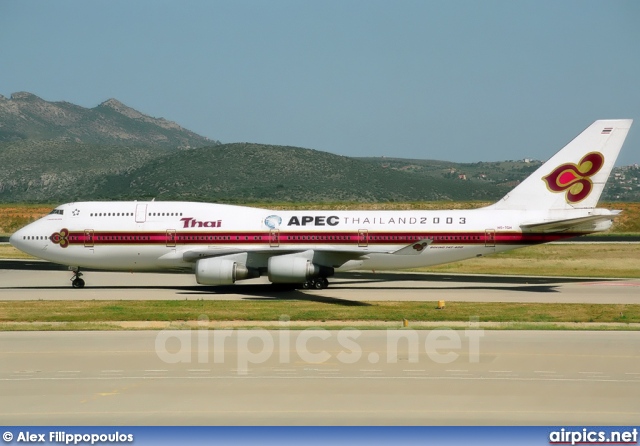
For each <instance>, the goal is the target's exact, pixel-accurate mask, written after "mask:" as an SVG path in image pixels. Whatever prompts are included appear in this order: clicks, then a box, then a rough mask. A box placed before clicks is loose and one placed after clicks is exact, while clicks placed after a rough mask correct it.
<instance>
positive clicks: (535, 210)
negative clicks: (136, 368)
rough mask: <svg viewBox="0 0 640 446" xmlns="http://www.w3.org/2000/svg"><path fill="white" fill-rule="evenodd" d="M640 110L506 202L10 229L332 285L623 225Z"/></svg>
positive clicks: (70, 211)
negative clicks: (632, 135) (615, 173)
mask: <svg viewBox="0 0 640 446" xmlns="http://www.w3.org/2000/svg"><path fill="white" fill-rule="evenodd" d="M632 122H633V121H632V120H631V119H619V120H599V121H595V122H594V123H593V124H591V125H590V126H589V127H588V128H587V129H586V130H584V131H583V132H582V133H581V134H580V135H578V136H577V137H576V138H575V139H573V140H572V141H571V142H569V144H567V145H566V146H565V147H564V148H563V149H562V150H560V151H559V152H558V153H556V154H555V155H554V156H552V157H551V158H550V159H549V160H548V161H547V162H545V163H544V164H543V165H542V166H540V167H539V168H538V169H537V170H536V171H535V172H534V173H533V174H531V175H530V176H529V177H528V178H526V179H525V180H524V181H523V182H522V183H520V184H519V185H518V186H516V187H515V188H514V189H513V190H512V191H511V192H509V193H508V194H507V195H505V196H504V197H503V198H502V199H501V200H499V201H498V202H496V203H495V204H492V205H490V206H487V207H483V208H479V209H471V210H431V211H422V210H414V211H395V210H392V211H356V210H353V211H328V210H323V211H318V210H315V211H297V210H296V211H283V210H277V211H276V210H269V209H261V208H252V207H244V206H232V205H226V204H214V203H192V202H170V201H116V202H99V201H94V202H78V203H67V204H63V205H61V206H58V207H56V208H55V209H54V210H52V211H51V213H50V214H48V215H46V216H44V217H43V218H41V219H39V220H37V221H35V222H33V223H31V224H29V225H27V226H25V227H24V228H22V229H20V230H19V231H17V232H16V233H14V234H13V235H12V236H11V237H10V243H11V244H12V245H13V246H14V247H16V248H17V249H19V250H21V251H24V252H26V253H28V254H31V255H33V256H35V257H38V258H40V259H44V260H47V261H50V262H54V263H58V264H62V265H67V266H69V270H70V271H72V272H73V276H72V277H71V284H72V286H73V287H74V288H83V287H84V285H85V281H84V280H83V279H82V272H81V268H93V269H99V270H109V271H132V272H133V271H156V272H161V271H182V272H188V273H192V274H193V273H195V278H196V281H197V282H198V283H199V284H202V285H229V284H233V283H235V282H236V281H239V280H245V279H250V278H255V277H259V276H263V275H266V276H267V277H268V279H269V281H270V282H272V283H276V284H280V283H284V284H296V285H297V286H301V287H302V288H313V289H324V288H326V287H327V286H328V284H329V282H328V279H327V278H328V277H331V276H332V275H333V274H334V273H335V272H337V271H349V270H355V269H357V270H391V269H404V268H416V267H424V266H432V265H438V264H442V263H449V262H456V261H460V260H464V259H469V258H473V257H482V256H486V255H490V254H494V253H498V252H503V251H508V250H511V249H515V248H521V247H525V246H531V245H537V244H541V243H547V242H553V241H556V240H562V239H567V238H573V237H576V236H579V235H583V234H589V233H593V232H600V231H604V230H606V229H608V228H610V227H611V225H612V223H613V222H612V221H613V219H614V218H615V217H616V216H617V215H618V214H619V213H620V211H611V210H608V209H601V208H597V207H596V205H597V203H598V199H599V198H600V195H601V193H602V190H603V189H604V186H605V183H606V181H607V179H608V177H609V174H610V172H611V169H612V168H613V166H614V163H615V161H616V158H617V156H618V153H619V151H620V149H621V147H622V144H623V143H624V140H625V138H626V136H627V133H628V131H629V128H630V127H631V124H632Z"/></svg>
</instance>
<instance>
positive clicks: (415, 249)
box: [391, 239, 433, 256]
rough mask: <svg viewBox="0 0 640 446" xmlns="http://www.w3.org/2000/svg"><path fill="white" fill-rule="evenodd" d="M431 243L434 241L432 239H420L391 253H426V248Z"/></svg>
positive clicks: (409, 254) (399, 254)
mask: <svg viewBox="0 0 640 446" xmlns="http://www.w3.org/2000/svg"><path fill="white" fill-rule="evenodd" d="M431 243H433V240H432V239H422V240H418V241H417V242H413V243H411V244H410V245H407V246H405V247H404V248H400V249H398V250H397V251H393V252H392V253H391V254H393V255H398V256H416V255H420V254H424V253H425V252H426V251H427V250H426V249H425V248H426V247H427V246H429V245H430V244H431Z"/></svg>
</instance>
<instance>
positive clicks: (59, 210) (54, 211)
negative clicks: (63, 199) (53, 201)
mask: <svg viewBox="0 0 640 446" xmlns="http://www.w3.org/2000/svg"><path fill="white" fill-rule="evenodd" d="M51 214H57V215H62V214H64V210H62V209H54V210H53V211H51V212H49V215H51Z"/></svg>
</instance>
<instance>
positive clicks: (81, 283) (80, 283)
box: [71, 278, 84, 288]
mask: <svg viewBox="0 0 640 446" xmlns="http://www.w3.org/2000/svg"><path fill="white" fill-rule="evenodd" d="M71 286H72V287H74V288H84V280H82V279H80V278H76V279H73V280H72V281H71Z"/></svg>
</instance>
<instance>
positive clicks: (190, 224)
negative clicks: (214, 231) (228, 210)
mask: <svg viewBox="0 0 640 446" xmlns="http://www.w3.org/2000/svg"><path fill="white" fill-rule="evenodd" d="M180 221H181V222H182V223H183V226H182V227H183V228H219V227H221V226H222V220H216V221H200V220H196V219H195V218H192V217H185V218H181V219H180Z"/></svg>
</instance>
